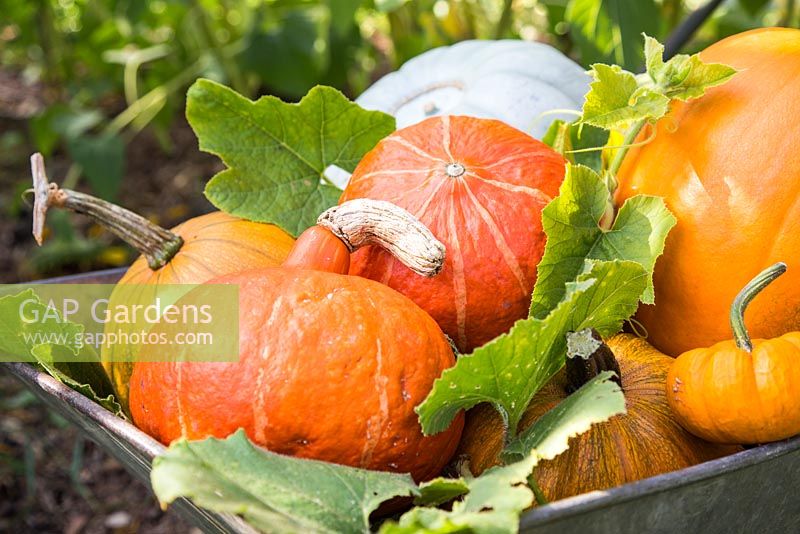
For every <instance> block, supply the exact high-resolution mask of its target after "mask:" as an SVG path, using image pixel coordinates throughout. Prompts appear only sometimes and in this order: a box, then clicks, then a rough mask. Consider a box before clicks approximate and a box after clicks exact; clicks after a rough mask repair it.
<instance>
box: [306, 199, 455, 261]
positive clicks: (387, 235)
mask: <svg viewBox="0 0 800 534" xmlns="http://www.w3.org/2000/svg"><path fill="white" fill-rule="evenodd" d="M317 225H318V226H322V227H323V228H326V229H328V230H329V231H330V232H332V233H333V234H334V235H335V236H336V237H338V238H339V239H341V240H342V242H343V243H344V244H345V245H346V246H347V248H348V249H349V250H350V252H353V251H355V250H356V249H359V248H361V247H364V246H367V245H377V246H379V247H381V248H384V249H386V250H387V251H388V252H389V253H390V254H392V255H393V256H394V257H395V258H397V259H398V260H399V261H400V262H401V263H402V264H403V265H405V266H406V267H408V268H409V269H411V270H412V271H414V272H415V273H417V274H421V275H422V276H435V275H437V274H439V272H440V271H441V270H442V267H443V265H444V257H445V248H444V245H443V244H442V243H441V242H440V241H439V240H437V239H436V238H435V237H434V236H433V234H432V233H431V231H430V230H428V228H427V227H426V226H425V225H424V224H422V223H421V222H420V221H419V219H417V218H416V217H414V216H413V215H411V214H410V213H409V212H407V211H406V210H404V209H403V208H400V207H398V206H395V205H394V204H392V203H390V202H385V201H383V200H372V199H367V198H359V199H356V200H349V201H347V202H344V203H342V204H340V205H338V206H334V207H333V208H331V209H329V210H327V211H325V212H324V213H322V215H320V216H319V218H318V219H317Z"/></svg>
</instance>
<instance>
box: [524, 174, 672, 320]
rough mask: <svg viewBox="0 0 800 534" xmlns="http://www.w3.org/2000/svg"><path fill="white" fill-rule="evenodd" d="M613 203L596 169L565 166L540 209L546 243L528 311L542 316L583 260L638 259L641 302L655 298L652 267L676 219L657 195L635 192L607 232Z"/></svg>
mask: <svg viewBox="0 0 800 534" xmlns="http://www.w3.org/2000/svg"><path fill="white" fill-rule="evenodd" d="M611 202H612V199H611V194H610V193H609V191H608V187H607V186H606V184H605V183H604V181H603V179H602V178H600V176H599V175H598V174H597V173H596V172H594V171H593V170H591V169H589V168H587V167H583V166H580V165H569V166H568V167H567V174H566V176H565V178H564V182H563V183H562V184H561V189H560V191H559V195H558V197H556V198H555V199H554V200H553V201H551V202H550V204H548V205H547V206H546V207H545V209H544V210H543V211H542V227H543V228H544V231H545V233H546V234H547V245H546V246H545V251H544V256H543V257H542V261H541V262H540V263H539V267H538V272H537V279H536V287H535V288H534V291H533V298H532V301H531V315H533V316H534V317H538V318H544V317H546V316H547V314H548V313H550V311H551V310H553V309H554V308H555V307H556V306H557V305H558V303H559V302H560V301H561V300H562V298H563V297H564V294H565V290H566V284H567V282H569V281H571V280H574V279H575V277H576V276H577V275H578V273H580V272H581V270H582V269H583V268H584V262H585V260H587V259H588V260H630V261H635V262H637V263H639V264H640V265H641V266H642V267H644V269H645V272H646V273H647V288H646V290H645V292H644V294H643V295H642V302H645V303H647V304H652V303H653V302H654V293H653V269H654V267H655V263H656V260H657V259H658V257H659V256H660V255H661V253H662V252H663V251H664V241H665V240H666V238H667V234H668V233H669V231H670V230H671V229H672V227H673V226H675V223H676V220H675V217H673V215H672V214H671V213H670V212H669V210H668V209H667V206H666V204H665V203H664V200H663V199H662V198H661V197H653V196H645V195H637V196H635V197H633V198H630V199H628V200H627V201H626V202H625V203H624V204H623V205H622V207H621V208H620V209H619V212H618V213H617V215H616V218H615V219H614V223H613V225H611V228H610V229H608V230H606V229H603V228H601V226H600V222H601V219H602V218H603V216H604V214H605V212H606V209H607V206H609V205H610V204H611Z"/></svg>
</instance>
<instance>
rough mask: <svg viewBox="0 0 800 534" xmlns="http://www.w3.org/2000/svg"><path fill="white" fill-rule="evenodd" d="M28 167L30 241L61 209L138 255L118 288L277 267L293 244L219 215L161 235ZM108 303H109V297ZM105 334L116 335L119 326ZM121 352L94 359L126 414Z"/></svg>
mask: <svg viewBox="0 0 800 534" xmlns="http://www.w3.org/2000/svg"><path fill="white" fill-rule="evenodd" d="M31 166H32V170H33V175H34V193H35V199H36V201H35V206H34V231H33V233H34V237H36V240H37V241H38V242H39V243H41V241H42V229H43V226H44V218H45V215H46V213H47V210H48V208H53V207H54V208H64V209H69V210H72V211H75V212H77V213H82V214H85V215H87V216H89V217H90V218H91V219H92V220H93V221H95V222H96V223H97V224H99V225H100V226H102V227H104V228H106V229H108V230H109V231H111V232H113V233H114V234H116V235H117V236H118V237H120V238H121V239H123V240H125V241H126V242H128V243H129V244H130V245H132V246H134V247H135V248H136V249H137V250H138V251H139V252H141V253H142V255H141V256H140V257H139V258H138V259H137V260H136V261H135V262H133V265H131V266H130V268H129V269H128V270H127V272H126V273H125V274H124V275H123V276H122V278H121V279H120V281H119V283H120V284H202V283H205V282H207V281H208V280H210V279H211V278H214V277H216V276H220V275H223V274H227V273H233V272H237V271H242V270H247V269H254V268H256V267H266V266H270V265H280V263H281V262H282V261H283V260H284V259H285V258H286V256H287V255H288V254H289V251H290V250H291V248H292V244H293V243H294V239H292V237H291V236H290V235H289V234H287V233H286V232H284V231H283V230H281V229H280V228H278V227H277V226H274V225H271V224H262V223H255V222H251V221H246V220H244V219H238V218H236V217H232V216H230V215H228V214H225V213H222V212H213V213H208V214H206V215H201V216H199V217H194V218H193V219H189V220H188V221H185V222H183V223H181V224H179V225H178V226H176V227H175V228H173V229H172V230H166V229H164V228H161V227H159V226H157V225H155V224H153V223H151V222H150V221H148V220H147V219H145V218H144V217H142V216H140V215H138V214H136V213H133V212H131V211H129V210H126V209H125V208H122V207H120V206H116V205H114V204H111V203H109V202H106V201H104V200H102V199H99V198H95V197H92V196H90V195H87V194H85V193H80V192H77V191H71V190H69V189H60V188H59V187H58V185H56V184H54V183H53V184H51V183H49V182H48V180H47V176H46V174H45V170H44V160H43V159H42V156H41V155H40V154H34V155H33V156H32V157H31ZM128 294H129V293H128ZM111 298H112V301H113V300H114V296H113V295H112V297H111ZM109 328H114V329H117V328H119V325H109ZM127 349H128V347H127V346H119V345H112V346H107V345H103V346H102V349H101V354H100V358H101V361H102V362H103V365H104V367H105V368H106V372H107V373H108V375H109V378H111V382H112V384H113V385H114V390H115V393H116V396H117V398H118V400H119V401H120V403H121V404H122V406H123V408H125V409H126V410H127V403H128V380H129V379H130V375H131V372H132V370H133V364H132V363H131V362H130V355H129V354H123V353H122V351H123V350H127Z"/></svg>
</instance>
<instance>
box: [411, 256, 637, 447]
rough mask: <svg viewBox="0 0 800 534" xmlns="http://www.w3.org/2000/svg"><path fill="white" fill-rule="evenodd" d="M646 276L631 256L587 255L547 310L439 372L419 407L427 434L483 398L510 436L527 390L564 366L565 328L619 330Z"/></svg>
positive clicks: (527, 396) (608, 332) (526, 399)
mask: <svg viewBox="0 0 800 534" xmlns="http://www.w3.org/2000/svg"><path fill="white" fill-rule="evenodd" d="M647 279H648V276H647V272H646V271H645V269H644V268H643V267H642V266H641V265H640V264H638V263H636V262H632V261H620V260H615V261H591V260H587V261H586V263H585V267H584V269H583V271H582V272H581V273H578V276H577V277H576V279H575V280H574V281H570V282H568V283H567V284H565V287H566V290H565V293H564V296H563V298H562V299H561V302H559V304H558V306H556V307H555V308H554V309H553V311H552V312H550V314H548V315H547V316H546V317H544V318H543V319H539V318H536V317H530V318H528V319H525V320H522V321H518V322H517V323H516V324H515V325H514V327H513V328H512V329H511V331H510V332H508V333H507V334H503V335H501V336H499V337H497V338H495V339H494V340H493V341H490V342H489V343H487V344H486V345H483V346H482V347H479V348H477V349H475V350H474V351H473V352H472V354H468V355H465V356H461V357H460V358H459V359H458V361H457V362H456V364H455V366H453V367H451V368H450V369H448V370H446V371H445V372H444V373H442V376H441V377H440V378H439V379H438V380H436V382H435V383H434V386H433V389H432V391H431V393H430V394H429V395H428V397H427V398H426V399H425V401H423V403H422V404H420V405H419V406H418V407H417V413H418V414H419V419H420V423H421V424H422V428H423V430H424V431H425V433H427V434H434V433H437V432H441V431H442V430H444V429H445V428H447V427H448V425H449V424H450V422H451V421H452V420H453V418H454V417H455V416H456V414H457V413H458V412H459V411H460V410H462V409H463V410H466V409H469V408H471V407H473V406H475V405H476V404H479V403H482V402H488V403H491V404H492V405H494V407H495V408H496V409H497V410H498V411H499V412H500V414H501V416H502V417H503V419H504V421H505V422H506V423H507V429H508V433H509V435H510V436H514V435H516V429H517V424H518V423H519V420H520V418H521V417H522V414H523V412H524V411H525V408H526V407H527V406H528V403H529V402H530V400H531V398H532V397H533V395H534V394H535V393H536V392H537V391H538V390H539V389H540V388H541V387H542V386H543V385H544V384H545V383H546V382H547V381H548V380H549V379H550V378H551V377H552V376H553V375H554V374H555V373H556V372H557V371H558V370H559V369H560V368H561V367H562V366H563V364H564V361H565V353H566V338H565V336H566V334H567V332H570V331H577V330H581V329H583V328H588V327H593V328H595V329H597V330H598V331H599V332H600V333H601V334H602V335H605V336H608V335H611V334H614V333H616V332H618V331H619V328H620V327H621V325H622V322H623V321H624V320H625V319H627V318H629V317H630V316H631V315H632V314H633V313H634V312H635V311H636V308H637V306H638V304H639V299H640V297H641V295H642V293H643V292H644V291H645V289H646V287H647Z"/></svg>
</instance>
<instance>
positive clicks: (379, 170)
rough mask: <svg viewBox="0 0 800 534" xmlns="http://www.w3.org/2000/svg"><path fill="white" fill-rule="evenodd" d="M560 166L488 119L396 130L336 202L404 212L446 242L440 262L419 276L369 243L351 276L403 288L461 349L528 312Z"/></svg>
mask: <svg viewBox="0 0 800 534" xmlns="http://www.w3.org/2000/svg"><path fill="white" fill-rule="evenodd" d="M454 164H455V165H457V166H453V165H454ZM448 165H451V167H449V168H448ZM448 169H449V172H450V174H448ZM564 170H565V161H564V159H563V158H562V157H561V156H560V155H559V154H557V153H556V152H554V151H553V150H551V149H550V148H549V147H547V146H546V145H544V144H543V143H540V142H539V141H537V140H535V139H533V138H532V137H530V136H528V135H527V134H525V133H523V132H520V131H519V130H516V129H514V128H512V127H510V126H508V125H506V124H504V123H502V122H499V121H495V120H488V119H476V118H472V117H460V116H452V117H448V116H445V117H432V118H430V119H427V120H425V121H423V122H421V123H418V124H416V125H413V126H410V127H408V128H404V129H402V130H399V131H397V132H395V133H394V134H392V135H390V136H389V137H387V138H386V139H384V140H383V141H381V142H380V143H378V145H377V146H376V147H375V148H374V149H373V150H372V151H371V152H370V153H368V154H367V155H366V156H365V157H364V159H362V160H361V162H360V163H359V165H358V167H357V168H356V169H355V172H353V175H352V177H351V178H350V182H349V184H348V185H347V188H346V189H345V191H344V194H343V195H342V198H341V201H346V200H351V199H354V198H372V199H379V200H388V201H389V202H392V203H394V204H397V205H398V206H400V207H403V208H405V209H407V210H408V211H410V212H411V213H412V214H413V215H415V216H416V217H417V218H418V219H420V220H421V221H422V222H423V223H424V224H425V225H426V226H427V227H428V228H430V229H431V231H432V232H433V234H434V235H435V236H436V238H437V239H439V240H440V241H441V242H442V243H444V244H445V246H446V248H447V257H446V259H445V266H444V269H443V271H442V273H441V274H439V275H438V276H436V277H435V278H431V279H421V278H420V277H418V276H415V275H414V274H413V273H412V272H411V271H410V270H409V269H407V268H406V267H404V266H402V265H401V264H400V263H399V262H397V261H395V260H394V259H393V258H392V257H391V256H390V255H389V254H387V253H386V252H385V251H383V250H381V249H379V248H377V247H368V248H366V249H363V250H360V251H358V252H357V253H356V254H355V255H354V256H353V258H352V262H351V269H350V273H351V274H356V275H359V276H364V277H367V278H372V279H374V280H378V281H380V282H382V283H384V284H387V285H389V286H390V287H392V288H394V289H396V290H398V291H400V292H401V293H403V294H404V295H407V296H408V297H409V298H411V300H413V301H414V302H416V303H417V304H418V305H420V306H421V307H422V308H423V309H424V310H425V311H427V312H428V313H429V314H430V315H431V316H432V317H433V318H434V319H436V321H437V322H438V323H439V325H440V326H441V327H442V330H444V332H445V333H446V334H448V335H449V336H450V337H451V338H452V339H453V340H454V341H455V343H456V345H457V346H458V348H459V349H460V350H461V351H465V352H466V351H470V350H471V349H473V348H474V347H477V346H480V345H482V344H484V343H486V342H487V341H489V340H491V339H493V338H494V337H496V336H497V335H499V334H501V333H503V332H505V331H507V330H508V329H509V328H510V327H511V326H512V325H513V324H514V322H515V321H516V320H518V319H521V318H524V317H526V316H527V313H528V309H529V306H530V296H531V292H532V290H533V285H534V283H535V281H536V266H537V265H538V263H539V261H540V260H541V257H542V254H543V252H544V245H545V235H544V232H543V231H542V225H541V211H542V208H544V206H545V205H547V203H548V202H549V201H550V200H551V198H552V197H554V196H556V195H557V194H558V188H559V186H560V184H561V182H562V180H563V178H564ZM462 171H463V172H462ZM459 173H461V174H459Z"/></svg>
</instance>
